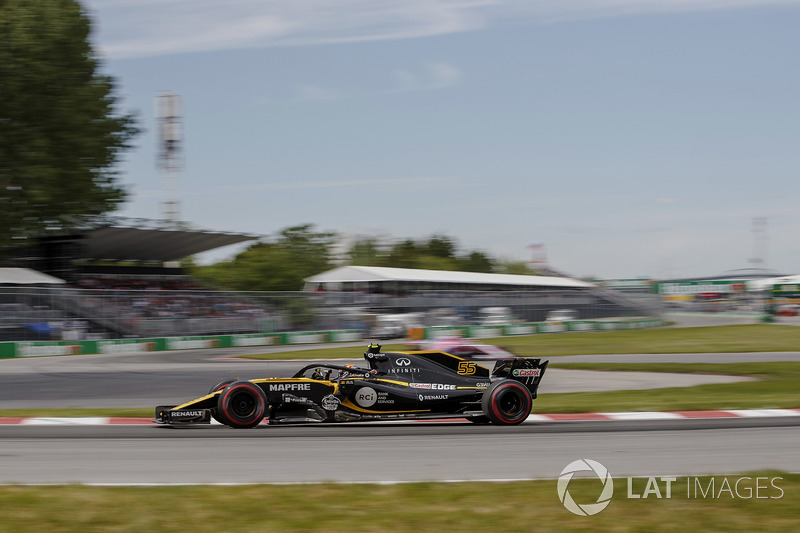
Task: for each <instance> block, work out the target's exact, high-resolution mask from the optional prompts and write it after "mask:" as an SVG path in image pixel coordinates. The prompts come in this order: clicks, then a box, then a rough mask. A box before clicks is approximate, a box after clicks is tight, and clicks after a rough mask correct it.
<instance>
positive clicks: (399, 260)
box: [381, 239, 422, 268]
mask: <svg viewBox="0 0 800 533" xmlns="http://www.w3.org/2000/svg"><path fill="white" fill-rule="evenodd" d="M420 255H422V253H421V251H420V249H419V247H418V246H417V243H415V242H414V241H413V240H411V239H406V240H404V241H402V242H399V243H397V244H395V245H394V246H392V249H391V251H390V252H389V255H388V256H387V257H386V260H385V261H384V264H383V265H381V266H389V267H397V268H420V264H419V257H420Z"/></svg>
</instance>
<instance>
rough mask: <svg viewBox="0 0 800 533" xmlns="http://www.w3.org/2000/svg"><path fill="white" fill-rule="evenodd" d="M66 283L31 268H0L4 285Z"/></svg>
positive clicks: (0, 277) (0, 280)
mask: <svg viewBox="0 0 800 533" xmlns="http://www.w3.org/2000/svg"><path fill="white" fill-rule="evenodd" d="M62 283H66V282H65V281H64V280H63V279H58V278H55V277H53V276H48V275H47V274H42V273H41V272H37V271H35V270H31V269H30V268H0V284H3V285H58V284H62Z"/></svg>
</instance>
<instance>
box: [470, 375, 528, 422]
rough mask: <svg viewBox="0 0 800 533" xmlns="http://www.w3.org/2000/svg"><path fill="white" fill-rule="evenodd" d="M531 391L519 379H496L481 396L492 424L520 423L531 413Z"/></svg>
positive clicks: (485, 413)
mask: <svg viewBox="0 0 800 533" xmlns="http://www.w3.org/2000/svg"><path fill="white" fill-rule="evenodd" d="M532 406H533V400H532V399H531V393H530V391H529V390H528V389H527V388H526V387H525V386H524V385H522V384H521V383H519V382H518V381H514V380H510V379H504V380H501V381H495V382H494V383H492V385H491V386H490V387H489V388H488V389H486V391H485V392H484V393H483V398H481V408H482V409H483V414H484V415H486V417H487V418H489V420H491V422H492V424H499V425H506V426H507V425H513V424H520V423H522V422H523V421H525V419H526V418H528V415H530V414H531V407H532Z"/></svg>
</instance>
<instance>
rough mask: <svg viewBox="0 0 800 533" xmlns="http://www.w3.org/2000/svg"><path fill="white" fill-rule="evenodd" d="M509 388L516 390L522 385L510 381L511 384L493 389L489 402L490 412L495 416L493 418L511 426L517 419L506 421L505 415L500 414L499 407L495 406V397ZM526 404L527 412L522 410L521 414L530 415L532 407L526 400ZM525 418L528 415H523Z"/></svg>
mask: <svg viewBox="0 0 800 533" xmlns="http://www.w3.org/2000/svg"><path fill="white" fill-rule="evenodd" d="M509 387H511V388H518V387H522V385H517V382H516V381H512V382H508V383H503V384H502V385H500V386H499V387H497V388H496V389H494V390H493V391H492V398H491V400H492V401H491V407H492V412H493V413H494V415H495V416H496V417H497V418H498V419H499V420H502V422H503V423H504V424H513V423H514V422H516V421H517V419H516V418H514V419H512V420H507V418H506V415H505V414H504V413H502V412H501V411H500V409H499V407H498V406H497V397H498V396H499V395H500V393H501V391H502V390H504V389H507V388H509ZM525 398H526V399H527V396H525ZM527 404H528V405H527V410H523V412H526V413H530V412H531V407H532V405H531V401H530V400H528V401H527ZM527 416H528V415H525V417H526V418H527Z"/></svg>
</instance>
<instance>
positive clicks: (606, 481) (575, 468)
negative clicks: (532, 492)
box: [558, 459, 614, 516]
mask: <svg viewBox="0 0 800 533" xmlns="http://www.w3.org/2000/svg"><path fill="white" fill-rule="evenodd" d="M577 472H594V473H595V475H596V476H597V477H598V478H600V481H602V482H603V491H602V492H601V493H600V497H598V498H597V502H596V503H588V504H583V505H579V504H577V503H575V500H573V499H572V496H570V494H569V491H568V490H567V486H568V485H569V482H570V481H571V480H572V476H574V475H575V474H576V473H577ZM613 495H614V479H613V478H612V477H611V474H609V473H608V469H607V468H606V467H605V466H603V465H601V464H600V463H598V462H597V461H592V460H591V459H578V460H577V461H573V462H571V463H570V464H568V465H567V467H566V468H564V470H562V471H561V475H560V476H558V499H559V500H561V503H563V504H564V507H566V508H567V510H568V511H569V512H571V513H574V514H576V515H580V516H592V515H596V514H597V513H599V512H600V511H602V510H603V509H605V508H606V507H608V504H609V503H611V497H612V496H613Z"/></svg>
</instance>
